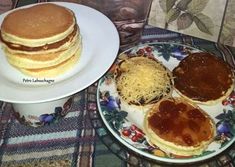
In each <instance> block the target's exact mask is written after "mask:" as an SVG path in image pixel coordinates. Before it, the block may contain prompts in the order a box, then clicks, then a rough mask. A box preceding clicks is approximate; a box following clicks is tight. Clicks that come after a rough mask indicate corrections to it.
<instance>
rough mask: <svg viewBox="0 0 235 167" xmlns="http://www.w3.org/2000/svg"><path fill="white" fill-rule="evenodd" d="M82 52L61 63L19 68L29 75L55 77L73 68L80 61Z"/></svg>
mask: <svg viewBox="0 0 235 167" xmlns="http://www.w3.org/2000/svg"><path fill="white" fill-rule="evenodd" d="M79 58H80V52H76V54H74V55H73V56H72V57H71V58H69V59H67V60H66V61H63V62H62V63H60V64H57V65H55V66H50V67H46V68H39V69H24V68H20V69H19V70H20V71H21V72H22V73H24V74H26V75H29V76H32V77H37V78H47V77H48V78H53V77H56V76H58V75H61V74H64V73H66V72H68V71H69V70H71V69H72V68H73V67H74V66H75V65H76V64H77V62H78V61H79ZM42 76H43V77H42Z"/></svg>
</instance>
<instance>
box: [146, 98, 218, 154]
mask: <svg viewBox="0 0 235 167" xmlns="http://www.w3.org/2000/svg"><path fill="white" fill-rule="evenodd" d="M215 129H216V128H215V124H214V122H213V120H212V118H210V116H209V115H208V114H207V113H206V112H205V111H203V110H202V109H200V108H199V107H197V106H195V105H193V104H190V103H187V102H186V101H185V100H184V99H183V98H179V97H178V98H169V99H162V100H161V101H159V102H158V103H156V104H155V105H154V106H153V107H152V108H151V109H150V110H149V111H148V112H147V114H146V115H145V119H144V132H145V133H146V136H147V138H148V140H149V141H150V143H152V144H154V145H156V146H158V147H159V148H160V149H162V150H163V151H165V152H168V153H173V154H176V155H181V156H191V155H199V154H201V153H202V152H203V150H205V149H206V148H207V146H208V145H209V144H210V143H211V142H212V140H213V137H214V136H215Z"/></svg>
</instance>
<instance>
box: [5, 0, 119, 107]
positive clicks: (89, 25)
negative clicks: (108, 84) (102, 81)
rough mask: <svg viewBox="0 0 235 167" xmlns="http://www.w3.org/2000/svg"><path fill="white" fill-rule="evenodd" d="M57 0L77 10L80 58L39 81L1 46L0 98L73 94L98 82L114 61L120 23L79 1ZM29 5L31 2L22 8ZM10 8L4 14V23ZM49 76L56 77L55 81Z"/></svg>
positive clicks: (45, 98)
mask: <svg viewBox="0 0 235 167" xmlns="http://www.w3.org/2000/svg"><path fill="white" fill-rule="evenodd" d="M55 4H58V5H61V6H64V7H67V8H69V9H71V10H72V11H73V12H74V13H75V16H76V19H77V22H78V25H79V27H80V31H81V36H82V42H83V51H82V54H81V58H80V61H79V62H78V63H77V64H76V66H75V67H74V68H73V69H72V70H71V71H69V72H67V73H65V74H64V75H62V76H59V77H57V78H45V80H44V78H43V80H42V81H41V82H39V81H38V80H37V78H31V77H29V76H26V75H23V74H22V73H21V72H19V71H18V70H16V69H15V68H13V67H12V66H11V65H9V63H8V62H7V60H6V57H5V55H4V52H3V50H2V49H1V50H0V59H1V61H0V100H2V101H7V102H14V103H38V102H46V101H51V100H56V99H59V98H62V97H65V96H69V95H71V94H74V93H76V92H78V91H80V90H82V89H84V88H86V87H87V86H89V85H91V84H92V83H94V82H95V81H96V80H97V79H99V78H100V77H101V76H102V75H103V74H104V73H105V72H106V71H107V70H108V68H109V67H110V66H111V65H112V63H113V62H114V60H115V58H116V56H117V53H118V50H119V36H118V32H117V30H116V27H115V26H114V25H113V23H112V22H111V21H110V20H109V19H108V18H107V17H106V16H105V15H103V14H102V13H100V12H99V11H97V10H94V9H92V8H90V7H86V6H83V5H79V4H75V3H67V2H56V3H55ZM34 5H37V4H34ZM29 6H33V5H29ZM25 7H28V6H24V7H22V8H25ZM15 10H17V9H15ZM9 12H11V11H9ZM9 12H7V13H4V14H2V15H0V24H1V23H2V21H3V19H4V17H5V16H6V15H7V14H8V13H9ZM49 80H52V81H51V83H49ZM30 81H31V82H30Z"/></svg>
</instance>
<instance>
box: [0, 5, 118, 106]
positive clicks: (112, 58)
mask: <svg viewBox="0 0 235 167" xmlns="http://www.w3.org/2000/svg"><path fill="white" fill-rule="evenodd" d="M45 3H53V4H57V5H60V6H63V7H67V8H69V9H70V10H72V11H73V12H74V13H75V17H76V19H78V20H79V18H77V16H76V14H80V13H79V8H83V9H86V10H88V12H90V11H92V14H96V15H98V17H99V18H101V19H102V20H103V23H105V24H106V26H107V25H108V28H109V30H110V31H111V33H112V35H111V36H106V38H107V37H108V38H109V39H108V40H112V47H110V48H112V49H111V51H112V53H110V54H109V55H108V56H106V57H108V58H107V59H108V60H109V61H108V63H106V65H104V63H103V64H102V66H103V68H102V70H100V71H99V72H98V74H99V75H95V77H92V78H90V79H89V80H88V81H86V82H85V83H83V84H82V85H81V86H79V87H78V86H77V87H76V86H75V85H74V84H73V89H69V90H68V91H65V93H60V91H59V90H58V89H61V87H62V89H63V87H64V89H66V88H67V85H68V82H81V81H79V79H76V78H79V77H80V72H81V71H83V70H86V71H88V72H89V71H91V70H87V69H88V68H89V63H91V62H92V63H91V64H94V60H92V59H94V55H96V54H95V53H94V52H92V55H93V56H92V57H91V58H90V60H89V61H88V63H87V64H86V65H85V66H84V67H83V68H82V69H81V70H80V71H78V72H76V73H75V74H74V75H72V76H70V77H68V78H65V79H63V80H61V81H58V82H56V83H54V84H46V85H39V86H37V85H23V84H20V83H15V82H12V81H11V80H9V79H7V78H5V77H4V76H1V77H0V81H1V80H2V81H4V82H1V83H0V87H1V88H2V89H3V91H2V92H3V93H1V94H0V100H1V101H5V102H10V103H43V102H48V101H53V100H57V99H60V98H63V97H67V96H70V95H73V94H75V93H77V92H79V91H82V90H83V89H85V88H87V87H88V86H90V85H92V84H93V83H94V82H96V81H97V80H98V79H99V78H100V77H102V76H103V75H104V74H105V73H106V72H107V71H108V69H109V68H110V66H111V65H112V64H113V62H114V61H115V59H116V57H117V55H118V51H119V47H120V39H119V35H118V31H117V29H116V27H115V25H114V24H113V23H112V21H111V20H110V19H109V18H108V17H107V16H106V15H104V14H103V13H101V12H100V11H98V10H96V9H93V8H91V7H88V6H85V5H82V4H77V3H72V2H45ZM40 4H41V3H36V4H29V5H25V6H21V7H19V8H15V9H12V10H9V11H7V12H5V13H3V14H1V15H0V17H1V19H4V17H6V15H7V14H9V13H10V12H13V11H15V10H19V9H23V8H27V7H31V6H35V5H40ZM74 8H75V9H74ZM1 24H2V21H1V22H0V25H1ZM100 27H101V26H100ZM106 30H107V29H106ZM105 33H106V32H105ZM83 47H84V46H83ZM96 50H97V49H96ZM96 50H95V51H96ZM99 51H100V50H99ZM2 52H3V51H2ZM101 54H103V53H102V52H101V53H100V55H101ZM1 56H5V55H4V53H3V55H1ZM81 56H82V55H81ZM97 68H98V66H97ZM97 68H95V69H97ZM92 71H93V73H94V72H95V71H97V70H92ZM78 73H79V74H78ZM86 73H87V72H86ZM90 73H91V72H90ZM93 73H92V74H93ZM83 75H85V74H83ZM52 79H53V78H52ZM8 83H9V84H8ZM79 84H80V83H79ZM9 85H10V86H9ZM22 85H23V86H22ZM77 85H78V84H77ZM35 87H36V88H35ZM53 87H56V88H53ZM4 88H7V89H9V90H14V91H12V92H11V93H14V95H10V96H9V95H6V94H7V93H8V92H6V91H4ZM44 88H45V91H44V92H46V91H50V89H52V90H51V94H52V95H49V93H47V97H46V96H41V97H36V98H35V99H32V96H33V97H35V96H39V95H41V94H42V93H41V92H38V91H42V90H44ZM19 89H23V91H26V93H28V94H29V95H28V97H27V98H25V99H23V100H22V99H17V98H15V96H16V95H17V94H21V93H23V91H21V90H19ZM54 92H57V93H56V94H54ZM15 94H16V95H15ZM31 94H33V95H31ZM13 96H14V97H13Z"/></svg>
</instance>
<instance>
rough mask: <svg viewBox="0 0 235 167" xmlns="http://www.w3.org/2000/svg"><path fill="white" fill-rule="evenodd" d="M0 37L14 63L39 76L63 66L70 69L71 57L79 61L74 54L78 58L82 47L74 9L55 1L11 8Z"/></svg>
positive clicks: (25, 71) (10, 60)
mask: <svg viewBox="0 0 235 167" xmlns="http://www.w3.org/2000/svg"><path fill="white" fill-rule="evenodd" d="M0 39H1V42H2V48H3V50H4V52H5V54H6V58H7V60H8V62H9V63H10V64H11V65H12V66H14V67H16V68H17V69H18V70H20V71H21V72H23V73H24V74H27V75H30V76H35V77H40V78H44V77H48V76H54V77H56V75H60V73H59V72H61V74H62V73H63V70H62V68H61V67H65V68H66V69H70V68H69V65H71V66H73V63H72V62H71V61H72V60H74V62H77V60H76V61H75V58H72V57H74V55H77V56H76V58H79V57H80V54H81V50H82V37H81V35H80V27H79V26H78V24H77V20H76V18H75V15H74V13H73V11H71V10H70V9H68V8H66V7H63V6H59V5H56V4H53V3H41V4H37V5H34V6H31V7H26V8H22V9H18V10H14V11H12V12H10V13H9V14H8V15H7V16H6V17H5V18H4V20H3V22H2V25H1V33H0ZM69 62H70V63H69ZM66 69H65V71H66ZM55 74H56V75H55Z"/></svg>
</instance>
